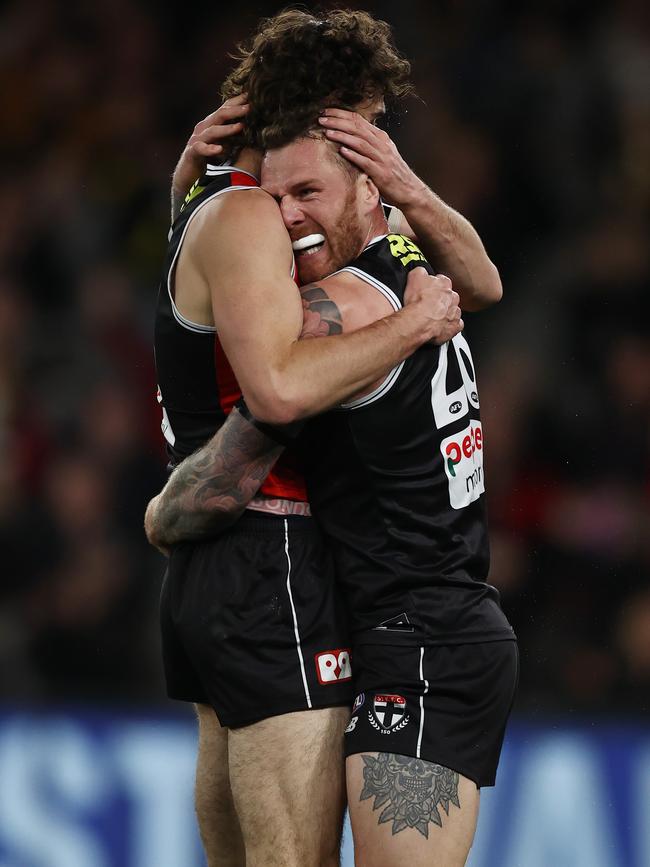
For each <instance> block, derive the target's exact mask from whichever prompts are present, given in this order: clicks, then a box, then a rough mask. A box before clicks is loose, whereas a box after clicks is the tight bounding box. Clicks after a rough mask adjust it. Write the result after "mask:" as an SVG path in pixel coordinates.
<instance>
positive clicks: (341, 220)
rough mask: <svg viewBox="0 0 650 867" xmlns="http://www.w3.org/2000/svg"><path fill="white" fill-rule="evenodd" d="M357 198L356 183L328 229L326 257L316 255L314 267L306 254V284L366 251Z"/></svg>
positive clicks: (302, 271) (302, 277)
mask: <svg viewBox="0 0 650 867" xmlns="http://www.w3.org/2000/svg"><path fill="white" fill-rule="evenodd" d="M356 198H357V191H356V184H354V183H352V184H350V187H349V189H348V192H347V195H346V197H345V200H344V202H343V205H342V207H341V210H340V211H339V213H338V215H337V217H336V218H335V219H333V220H331V221H328V222H329V223H330V225H329V227H328V228H327V229H326V231H325V232H324V234H325V240H326V244H327V250H326V252H327V255H326V257H325V258H324V259H322V258H321V257H320V256H314V259H316V261H315V262H314V263H313V267H310V266H311V264H312V263H311V262H310V261H309V258H310V257H305V259H303V260H301V262H300V264H299V274H300V282H301V283H302V284H306V283H314V282H315V281H317V280H322V279H323V278H324V277H328V276H329V275H330V274H333V273H334V271H338V270H339V269H340V268H343V267H344V266H345V265H348V264H349V263H350V262H352V260H353V259H356V258H357V256H358V255H359V253H361V251H362V250H363V247H364V245H365V242H366V237H367V233H365V232H364V231H363V227H362V225H361V219H360V217H359V213H358V210H357V201H356ZM323 229H325V227H324V226H323ZM318 260H320V261H318Z"/></svg>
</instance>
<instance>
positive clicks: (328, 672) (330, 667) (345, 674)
mask: <svg viewBox="0 0 650 867" xmlns="http://www.w3.org/2000/svg"><path fill="white" fill-rule="evenodd" d="M316 674H317V675H318V682H319V683H320V684H321V686H325V685H326V684H328V683H340V682H341V681H342V680H350V679H351V678H352V669H351V667H350V651H349V650H348V649H347V648H344V649H342V650H326V651H324V652H323V653H317V654H316Z"/></svg>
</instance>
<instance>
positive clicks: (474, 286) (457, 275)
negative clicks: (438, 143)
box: [400, 182, 502, 311]
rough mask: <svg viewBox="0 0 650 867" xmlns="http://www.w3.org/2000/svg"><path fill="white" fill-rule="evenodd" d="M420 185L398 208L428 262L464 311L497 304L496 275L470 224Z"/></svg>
mask: <svg viewBox="0 0 650 867" xmlns="http://www.w3.org/2000/svg"><path fill="white" fill-rule="evenodd" d="M420 183H421V186H419V187H418V189H417V190H416V191H414V192H413V193H412V195H411V196H410V198H409V199H408V200H407V201H405V202H402V203H401V204H400V207H401V209H402V212H403V214H404V217H405V218H406V220H407V221H408V223H409V226H410V227H411V229H412V230H413V233H414V235H415V236H416V237H417V240H418V244H419V245H420V246H421V248H422V251H423V252H424V254H425V255H426V257H427V259H428V260H429V261H430V262H431V264H432V265H433V267H434V268H436V270H437V271H440V272H441V273H443V274H446V275H447V276H448V277H449V278H450V279H451V281H452V283H453V284H454V288H455V289H456V291H457V292H458V294H459V295H460V298H461V307H462V308H463V310H467V311H475V310H481V309H483V308H484V307H487V306H489V305H491V304H495V303H496V302H497V301H500V300H501V296H502V287H501V279H500V277H499V272H498V270H497V269H496V267H495V266H494V264H493V263H492V261H491V260H490V258H489V256H488V255H487V252H486V250H485V247H484V246H483V242H482V241H481V239H480V237H479V235H478V233H477V232H476V230H475V229H474V227H473V226H472V224H471V223H470V222H469V220H467V219H465V217H463V216H462V214H459V213H458V212H457V211H455V210H454V209H453V208H451V207H449V205H447V204H445V202H443V201H442V199H441V198H440V197H439V196H437V195H436V194H435V193H434V192H433V191H432V190H430V189H429V187H427V186H426V184H424V183H423V182H420Z"/></svg>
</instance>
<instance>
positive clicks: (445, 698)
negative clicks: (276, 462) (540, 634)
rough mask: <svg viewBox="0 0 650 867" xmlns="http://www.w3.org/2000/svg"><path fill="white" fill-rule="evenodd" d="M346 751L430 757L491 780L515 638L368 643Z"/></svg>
mask: <svg viewBox="0 0 650 867" xmlns="http://www.w3.org/2000/svg"><path fill="white" fill-rule="evenodd" d="M353 662H354V672H355V685H356V687H357V689H358V690H359V692H358V694H357V697H356V699H355V702H354V705H353V711H352V718H351V720H350V724H349V725H348V726H347V728H346V735H345V745H346V755H347V756H350V755H354V754H356V753H362V752H378V753H394V754H396V755H404V756H411V757H413V758H418V759H424V760H426V761H428V762H432V763H434V764H437V765H441V766H443V767H447V768H451V769H452V770H453V771H455V772H457V773H459V774H461V775H462V776H465V777H467V778H468V779H470V780H473V781H474V783H475V784H476V785H477V786H478V787H479V788H480V787H482V786H493V785H494V781H495V776H496V769H497V765H498V761H499V756H500V753H501V747H502V744H503V737H504V733H505V727H506V722H507V720H508V716H509V714H510V710H511V707H512V702H513V697H514V692H515V688H516V683H517V676H518V655H517V644H516V642H515V641H512V640H506V641H494V642H486V643H477V644H459V645H445V646H409V645H407V644H403V645H362V646H359V647H355V650H354V657H353Z"/></svg>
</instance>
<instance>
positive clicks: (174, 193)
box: [170, 173, 189, 224]
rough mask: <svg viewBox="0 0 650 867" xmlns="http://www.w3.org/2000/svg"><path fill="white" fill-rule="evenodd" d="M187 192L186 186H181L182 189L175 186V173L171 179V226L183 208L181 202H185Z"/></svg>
mask: <svg viewBox="0 0 650 867" xmlns="http://www.w3.org/2000/svg"><path fill="white" fill-rule="evenodd" d="M188 192H189V190H188V189H187V185H185V186H183V187H182V189H181V188H180V187H178V186H177V184H176V173H174V178H173V179H172V186H171V196H170V198H171V206H172V224H173V223H174V220H175V219H176V217H177V216H178V215H179V214H180V212H181V208H182V207H183V202H184V201H185V197H186V196H187V194H188Z"/></svg>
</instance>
